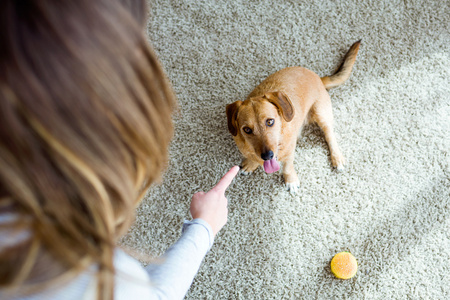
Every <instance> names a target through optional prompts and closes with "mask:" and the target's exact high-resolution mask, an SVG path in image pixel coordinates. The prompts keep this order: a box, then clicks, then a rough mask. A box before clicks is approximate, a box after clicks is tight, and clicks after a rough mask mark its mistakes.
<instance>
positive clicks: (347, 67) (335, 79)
mask: <svg viewBox="0 0 450 300" xmlns="http://www.w3.org/2000/svg"><path fill="white" fill-rule="evenodd" d="M360 45H361V40H359V41H357V42H356V43H354V44H353V45H352V46H351V47H350V49H349V50H348V52H347V54H346V55H345V57H344V61H343V62H342V64H341V66H340V67H339V68H338V69H337V71H336V72H335V73H334V74H333V75H330V76H325V77H322V78H320V79H322V82H323V85H324V86H325V88H326V89H327V90H328V89H331V88H334V87H336V86H338V85H341V84H343V83H344V81H346V80H347V79H348V78H349V77H350V73H351V72H352V68H353V64H354V63H355V60H356V55H357V54H358V50H359V46H360Z"/></svg>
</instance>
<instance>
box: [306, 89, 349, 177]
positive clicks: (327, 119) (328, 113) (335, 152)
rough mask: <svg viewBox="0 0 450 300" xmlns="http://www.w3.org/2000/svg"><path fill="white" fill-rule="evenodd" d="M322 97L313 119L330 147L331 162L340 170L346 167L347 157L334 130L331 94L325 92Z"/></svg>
mask: <svg viewBox="0 0 450 300" xmlns="http://www.w3.org/2000/svg"><path fill="white" fill-rule="evenodd" d="M325 93H326V94H324V95H323V96H322V98H321V99H320V100H319V101H317V102H316V103H315V104H314V105H313V107H312V110H311V121H312V122H315V123H317V125H319V127H320V128H321V129H322V131H323V133H324V135H325V139H326V141H327V143H328V147H329V148H330V156H331V164H332V165H333V167H335V168H336V169H337V170H338V171H341V170H343V169H344V165H345V158H344V156H343V155H342V153H341V150H340V148H339V146H338V143H337V140H336V135H335V134H334V130H333V111H332V107H331V100H330V96H329V95H328V93H327V92H325Z"/></svg>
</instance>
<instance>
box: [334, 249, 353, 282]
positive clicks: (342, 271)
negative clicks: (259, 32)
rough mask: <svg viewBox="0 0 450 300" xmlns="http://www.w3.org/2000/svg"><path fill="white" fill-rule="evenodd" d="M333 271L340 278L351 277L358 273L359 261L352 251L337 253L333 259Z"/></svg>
mask: <svg viewBox="0 0 450 300" xmlns="http://www.w3.org/2000/svg"><path fill="white" fill-rule="evenodd" d="M330 266H331V272H333V274H334V276H336V277H337V278H339V279H350V278H352V277H353V276H355V275H356V271H357V270H358V263H357V262H356V258H355V257H354V256H353V255H352V254H351V253H350V252H341V253H338V254H336V255H335V256H334V257H333V259H332V260H331V264H330Z"/></svg>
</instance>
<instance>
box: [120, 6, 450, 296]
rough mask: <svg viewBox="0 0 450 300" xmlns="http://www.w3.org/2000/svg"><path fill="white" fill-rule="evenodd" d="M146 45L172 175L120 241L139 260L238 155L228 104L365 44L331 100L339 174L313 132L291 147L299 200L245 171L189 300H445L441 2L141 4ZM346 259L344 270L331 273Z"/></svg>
mask: <svg viewBox="0 0 450 300" xmlns="http://www.w3.org/2000/svg"><path fill="white" fill-rule="evenodd" d="M151 5H152V8H151V18H150V20H149V27H148V28H149V30H148V33H149V38H150V40H151V41H152V43H153V45H154V47H155V50H156V52H157V53H158V55H159V57H160V59H161V61H162V63H163V65H164V67H165V69H166V71H167V74H168V76H169V77H170V79H171V81H172V82H173V86H174V89H175V91H176V93H177V95H178V99H179V103H180V109H181V114H180V115H179V116H177V117H176V135H175V138H174V140H173V143H172V146H171V154H170V156H171V160H170V166H169V168H168V170H167V172H166V174H165V176H164V181H163V183H162V184H161V185H159V186H156V187H154V188H152V189H151V190H150V191H149V193H148V196H147V197H146V198H145V200H144V201H143V203H142V205H141V206H140V207H139V209H138V212H137V220H136V223H135V225H134V226H133V227H132V229H131V230H130V232H129V234H128V235H127V236H126V237H125V238H124V239H123V244H124V245H127V246H131V247H133V248H135V249H137V250H139V251H142V252H144V253H147V254H151V255H156V256H157V255H160V254H161V253H163V252H164V251H165V250H166V249H167V248H168V247H169V246H170V245H171V244H172V243H173V242H175V241H176V239H177V238H178V237H179V235H180V227H181V224H182V221H183V219H185V218H188V217H189V214H188V209H189V203H190V199H191V196H192V194H193V193H194V192H196V191H199V190H202V189H203V190H208V189H210V188H211V187H212V186H213V185H214V184H215V183H216V182H217V180H218V179H219V178H220V177H221V176H222V175H223V174H224V173H225V172H226V171H227V170H228V169H229V168H230V167H231V166H233V165H235V164H239V163H240V161H241V156H240V154H239V152H238V150H237V148H236V146H235V144H234V142H233V140H232V137H231V135H230V134H229V132H228V130H227V122H226V115H225V106H226V104H228V103H231V102H233V101H236V100H239V99H242V100H243V99H244V98H245V97H246V96H247V94H248V93H249V92H250V91H251V90H252V89H253V88H254V87H255V86H256V85H257V84H258V83H259V82H260V81H261V80H262V79H264V78H265V77H266V76H267V75H269V74H270V73H272V72H274V71H276V70H279V69H281V68H283V67H287V66H293V65H300V66H304V67H307V68H309V69H311V70H313V71H315V72H317V73H318V74H319V75H320V76H324V75H328V74H330V73H331V72H333V70H334V69H335V68H336V67H337V66H338V64H339V62H340V61H341V59H342V57H343V55H344V54H345V52H346V51H347V49H348V48H349V47H350V45H351V44H352V43H353V42H354V41H356V40H359V39H362V46H361V49H360V52H359V55H358V58H357V62H356V64H355V67H354V70H353V74H352V76H351V77H350V79H349V81H348V82H347V83H346V84H345V85H343V86H341V87H338V88H336V89H334V90H332V91H331V92H330V94H331V98H332V101H333V105H334V108H333V109H334V116H335V126H336V133H337V135H338V142H339V144H340V146H341V149H342V151H343V153H344V155H345V156H346V158H347V161H348V165H347V167H346V170H345V171H344V172H343V173H336V172H335V171H333V170H332V169H331V164H330V158H329V153H328V148H327V145H326V143H325V140H324V137H323V135H322V133H321V131H320V130H319V129H318V128H316V127H308V128H305V129H304V131H303V136H302V138H301V139H300V140H299V141H298V143H297V150H296V159H295V168H296V170H297V172H298V174H299V177H300V182H301V183H300V185H301V186H300V192H299V194H298V195H296V196H291V195H290V194H289V193H288V192H286V191H285V190H284V187H283V181H282V178H281V175H280V174H279V173H275V174H272V175H267V174H265V173H264V172H263V170H262V169H258V170H257V171H256V172H255V173H254V174H253V175H250V176H247V177H244V176H239V177H238V178H236V180H235V182H234V183H233V184H232V186H231V187H230V188H229V190H228V193H227V196H228V199H229V219H228V224H227V225H226V227H225V228H224V229H223V230H222V231H221V232H220V233H219V235H218V236H217V237H216V241H215V244H214V246H213V248H212V250H211V252H210V253H209V254H208V255H207V257H206V259H205V261H204V263H203V265H202V266H201V268H200V271H199V273H198V275H197V277H196V278H195V280H194V283H193V285H192V287H191V289H190V290H189V292H188V295H187V297H186V298H187V299H450V154H449V151H450V80H449V78H450V29H449V22H450V2H449V0H444V1H439V0H433V1H420V0H417V1H408V0H407V1H399V0H380V1H367V0H363V1H356V0H351V1H331V0H318V1H286V0H267V1H243V0H238V1H199V0H189V1H188V0H186V1H181V0H180V1H176V0H173V1H172V0H157V1H151ZM340 251H350V252H351V253H353V254H354V256H355V257H356V258H357V260H358V264H359V270H358V273H357V275H356V276H355V277H354V278H353V279H350V280H347V281H343V280H338V279H335V278H334V276H333V275H332V274H331V272H330V268H329V263H330V260H331V258H332V257H333V255H334V254H336V253H337V252H340Z"/></svg>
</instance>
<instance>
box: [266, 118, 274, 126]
mask: <svg viewBox="0 0 450 300" xmlns="http://www.w3.org/2000/svg"><path fill="white" fill-rule="evenodd" d="M273 124H275V120H274V119H267V121H266V125H267V126H269V127H272V126H273Z"/></svg>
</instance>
